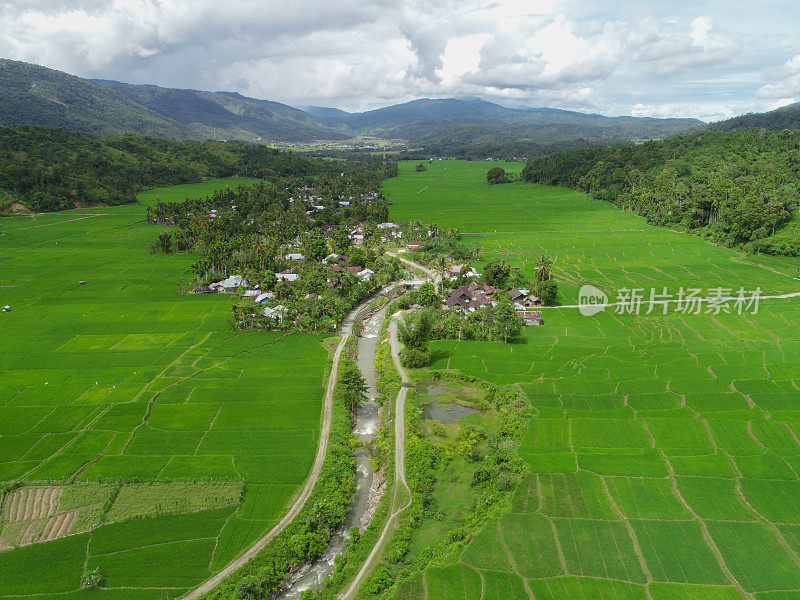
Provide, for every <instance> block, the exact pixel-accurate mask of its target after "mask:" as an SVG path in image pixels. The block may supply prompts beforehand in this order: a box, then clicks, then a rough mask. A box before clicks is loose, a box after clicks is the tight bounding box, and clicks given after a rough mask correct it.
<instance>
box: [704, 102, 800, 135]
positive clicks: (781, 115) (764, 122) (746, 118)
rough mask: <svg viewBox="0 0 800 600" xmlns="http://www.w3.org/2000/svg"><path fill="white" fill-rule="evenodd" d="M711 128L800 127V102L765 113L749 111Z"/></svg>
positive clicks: (729, 129) (773, 128) (777, 129)
mask: <svg viewBox="0 0 800 600" xmlns="http://www.w3.org/2000/svg"><path fill="white" fill-rule="evenodd" d="M709 127H710V128H711V129H719V130H721V131H733V130H734V129H769V130H771V131H781V130H782V129H800V104H791V105H789V106H785V107H783V108H778V109H776V110H771V111H769V112H765V113H748V114H746V115H740V116H738V117H734V118H732V119H728V120H726V121H719V122H717V123H712V124H711V125H709Z"/></svg>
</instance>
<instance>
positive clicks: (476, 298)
mask: <svg viewBox="0 0 800 600" xmlns="http://www.w3.org/2000/svg"><path fill="white" fill-rule="evenodd" d="M487 290H488V293H487ZM494 291H495V290H494V288H493V287H492V286H483V285H478V284H477V283H474V282H473V283H469V284H467V285H462V286H461V287H460V288H457V289H455V290H453V292H452V293H451V294H450V297H449V298H448V299H447V300H445V306H447V307H448V308H460V309H462V310H467V311H469V312H474V311H475V310H477V309H479V308H483V307H484V306H492V305H494V304H496V303H497V302H496V301H495V300H493V299H492V298H491V293H492V292H494Z"/></svg>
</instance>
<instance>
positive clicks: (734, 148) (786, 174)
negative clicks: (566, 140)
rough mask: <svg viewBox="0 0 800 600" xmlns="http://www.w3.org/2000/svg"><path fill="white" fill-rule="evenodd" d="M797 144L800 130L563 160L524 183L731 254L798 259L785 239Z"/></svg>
mask: <svg viewBox="0 0 800 600" xmlns="http://www.w3.org/2000/svg"><path fill="white" fill-rule="evenodd" d="M798 141H800V130H787V131H781V132H777V133H773V132H766V131H757V130H744V131H736V132H733V133H722V132H707V133H702V134H698V135H694V136H689V137H676V138H673V139H670V140H666V141H662V142H649V143H646V144H642V145H640V146H636V147H630V148H604V149H594V150H584V151H577V152H565V153H559V154H555V155H553V156H550V157H547V158H544V159H540V160H536V161H533V162H531V163H529V164H528V166H527V167H526V168H525V170H524V171H523V172H522V177H523V179H525V180H526V181H533V182H537V183H547V184H552V185H562V186H567V187H570V188H573V189H577V190H581V191H584V192H589V193H591V194H592V195H593V196H594V197H595V198H598V199H600V200H607V201H609V202H612V203H614V204H616V205H617V206H618V207H619V208H620V209H622V210H627V211H631V212H634V213H636V214H639V215H642V216H644V217H645V218H646V219H647V220H648V222H650V223H653V224H656V225H666V226H677V227H681V228H683V229H685V230H688V231H691V232H693V233H696V234H698V235H702V236H704V237H708V238H710V239H712V240H714V241H716V242H721V243H724V244H726V245H729V246H741V247H743V248H745V249H746V250H750V251H760V252H766V253H769V254H780V255H786V256H799V255H800V237H797V236H796V235H792V236H786V235H781V231H780V230H781V228H783V227H785V226H786V224H787V223H789V222H790V221H793V220H796V219H797V211H798V208H799V207H800V185H799V184H798V174H799V173H800V171H798V169H800V162H798V161H799V157H800V153H799V152H798ZM790 231H791V232H792V233H794V234H796V229H795V228H792V229H791V230H790ZM776 233H778V235H777V236H776Z"/></svg>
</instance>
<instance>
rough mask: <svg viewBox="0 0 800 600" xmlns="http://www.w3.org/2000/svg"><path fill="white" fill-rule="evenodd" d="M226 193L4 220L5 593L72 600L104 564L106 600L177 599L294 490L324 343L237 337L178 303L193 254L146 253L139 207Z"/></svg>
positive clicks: (273, 516) (300, 477) (221, 315)
mask: <svg viewBox="0 0 800 600" xmlns="http://www.w3.org/2000/svg"><path fill="white" fill-rule="evenodd" d="M239 181H240V180H239ZM223 185H225V182H224V181H212V182H206V183H205V184H198V185H189V186H176V187H174V188H165V189H162V190H154V191H151V192H147V193H145V194H142V196H141V198H140V204H138V205H133V206H123V207H115V208H98V209H91V210H75V211H65V212H62V213H55V214H47V215H37V216H35V217H13V218H9V219H4V220H3V223H2V227H3V232H4V234H5V235H3V236H2V238H0V240H1V241H0V264H2V269H0V303H1V304H3V305H5V304H8V305H10V306H11V311H10V312H8V313H3V316H2V329H3V332H4V335H3V338H2V340H1V341H0V485H3V486H6V485H8V484H11V483H17V484H23V486H22V487H20V488H18V489H15V490H12V491H10V492H8V493H6V494H5V496H4V497H3V498H2V514H3V519H2V522H0V595H5V594H16V595H19V596H26V595H30V594H56V593H64V594H67V593H69V595H68V596H60V597H69V598H83V597H85V596H86V594H87V592H85V591H83V592H82V591H79V582H80V578H81V576H82V575H83V572H84V568H91V569H94V568H95V567H98V568H99V570H100V572H101V573H102V575H103V577H104V579H105V589H104V591H103V592H102V597H103V598H116V597H119V598H138V597H141V598H155V597H160V596H161V595H163V594H168V595H170V596H172V597H177V596H179V595H180V594H181V593H182V592H183V591H185V590H186V589H188V588H189V587H191V586H194V585H196V584H197V583H199V582H200V581H202V580H203V579H204V578H206V577H208V576H209V575H211V574H212V572H214V571H216V570H218V569H219V568H221V567H222V566H224V565H225V564H227V563H228V562H230V560H232V559H233V558H234V557H235V556H236V555H237V554H239V553H240V552H241V551H242V550H243V549H244V548H246V547H247V545H248V544H249V543H250V542H252V541H253V540H255V539H257V538H258V537H259V536H260V535H263V533H265V532H266V531H267V530H268V529H269V528H270V527H271V526H272V525H273V524H274V523H275V522H277V521H278V520H279V519H280V517H281V516H282V514H283V512H284V511H285V508H286V506H287V504H288V502H289V501H290V499H291V498H292V496H293V495H294V494H295V493H296V492H297V490H298V489H299V488H300V487H301V486H302V484H303V482H304V481H305V478H306V477H307V475H308V471H309V469H310V467H311V464H312V462H313V456H314V453H315V451H316V444H317V436H318V433H319V425H320V409H321V405H322V397H323V385H324V377H325V362H326V357H327V352H326V350H325V348H324V347H323V346H322V344H321V343H320V341H321V340H320V339H319V338H318V337H315V336H311V335H291V336H288V337H287V336H285V334H278V333H241V332H232V331H231V330H230V326H229V324H228V317H229V314H230V297H227V296H222V295H197V296H180V295H178V291H177V283H178V281H179V279H181V278H185V277H186V270H187V268H188V266H189V265H190V264H191V263H192V262H193V260H194V258H193V257H191V256H188V255H186V254H171V255H152V254H150V252H149V246H150V244H151V243H152V241H153V240H154V239H155V238H156V237H157V236H158V233H159V228H157V227H155V226H151V225H147V224H145V223H144V222H143V214H144V205H146V204H147V203H149V202H153V201H154V200H155V199H156V197H160V198H161V199H162V200H169V199H176V200H180V199H183V198H185V197H186V196H187V195H206V194H209V193H210V192H211V191H212V190H214V189H216V188H218V187H220V186H223ZM81 281H83V282H85V283H84V284H81V283H79V282H81ZM98 525H100V526H99V527H98ZM47 540H52V541H47ZM87 548H88V550H87ZM43 572H46V573H47V576H44V575H43V574H42V573H43ZM123 588H125V589H124V590H123ZM114 590H117V591H114ZM123 592H124V593H123ZM115 594H116V595H115ZM38 597H43V596H38Z"/></svg>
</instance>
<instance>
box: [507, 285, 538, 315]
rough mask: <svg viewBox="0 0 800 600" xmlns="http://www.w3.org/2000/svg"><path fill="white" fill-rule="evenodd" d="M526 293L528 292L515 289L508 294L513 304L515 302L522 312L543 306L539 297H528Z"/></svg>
mask: <svg viewBox="0 0 800 600" xmlns="http://www.w3.org/2000/svg"><path fill="white" fill-rule="evenodd" d="M526 292H527V290H526V291H525V292H523V291H522V290H518V289H517V288H514V289H512V290H510V291H509V292H508V295H509V296H510V297H511V302H513V303H514V305H515V306H519V307H520V310H521V309H523V308H533V307H535V306H541V305H542V301H541V300H540V299H539V298H538V297H537V296H534V295H533V294H531V295H528V294H527V293H526Z"/></svg>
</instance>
